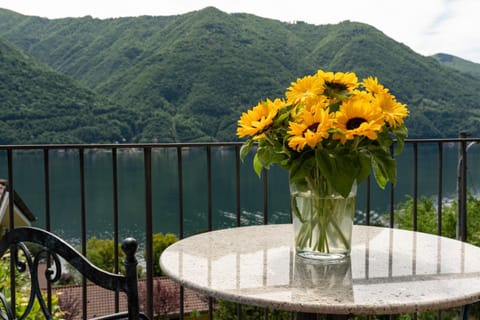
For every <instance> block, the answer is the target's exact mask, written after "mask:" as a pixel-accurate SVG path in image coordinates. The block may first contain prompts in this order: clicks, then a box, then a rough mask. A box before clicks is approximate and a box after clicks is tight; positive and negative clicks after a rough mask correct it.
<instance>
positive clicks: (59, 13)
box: [0, 0, 480, 63]
mask: <svg viewBox="0 0 480 320" xmlns="http://www.w3.org/2000/svg"><path fill="white" fill-rule="evenodd" d="M208 6H213V7H216V8H218V9H220V10H222V11H224V12H228V13H235V12H245V13H251V14H254V15H257V16H260V17H265V18H271V19H275V20H280V21H285V22H294V21H304V22H307V23H311V24H316V25H321V24H331V23H338V22H341V21H345V20H350V21H357V22H363V23H367V24H369V25H372V26H374V27H375V28H377V29H379V30H381V31H382V32H383V33H385V34H386V35H387V36H389V37H390V38H393V39H394V40H396V41H398V42H401V43H404V44H405V45H407V46H409V47H410V48H411V49H413V50H414V51H416V52H417V53H419V54H422V55H426V56H428V55H432V54H435V53H448V54H452V55H455V56H458V57H461V58H463V59H467V60H470V61H473V62H476V63H480V32H479V30H480V0H294V1H284V0H135V1H125V0H0V8H3V9H9V10H13V11H15V12H18V13H21V14H25V15H33V16H40V17H46V18H49V19H56V18H65V17H83V16H87V15H90V16H92V17H94V18H101V19H104V18H116V17H126V16H129V17H130V16H139V15H151V16H169V15H176V14H183V13H186V12H190V11H195V10H200V9H203V8H205V7H208Z"/></svg>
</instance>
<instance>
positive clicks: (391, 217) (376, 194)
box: [0, 135, 480, 319]
mask: <svg viewBox="0 0 480 320" xmlns="http://www.w3.org/2000/svg"><path fill="white" fill-rule="evenodd" d="M479 142H480V138H467V137H466V136H464V135H462V136H461V137H459V138H452V139H424V140H418V139H416V140H413V139H410V140H407V141H406V149H408V150H409V151H408V152H409V155H408V156H405V157H404V158H403V160H402V161H404V163H405V168H406V170H408V171H409V172H408V174H407V173H404V172H402V173H399V176H398V181H397V185H402V186H403V188H405V186H406V188H407V189H408V190H407V191H403V193H404V194H408V195H410V197H411V201H412V203H413V211H412V212H413V214H412V228H413V230H417V229H418V224H417V221H418V219H417V210H418V204H419V201H420V198H421V196H422V195H423V190H421V189H422V188H423V187H422V188H420V187H419V186H420V185H423V182H422V177H421V173H422V172H421V170H422V169H423V168H428V169H429V172H433V173H434V174H433V176H434V178H435V179H434V181H435V183H434V184H433V185H432V183H430V182H429V183H427V184H429V186H428V187H429V188H430V190H433V191H432V193H431V194H430V196H433V197H434V198H435V199H436V212H437V216H436V217H432V218H433V219H436V221H437V224H436V225H437V230H436V233H437V234H439V235H442V232H443V227H442V211H443V208H444V207H445V205H448V204H446V203H445V197H446V196H448V197H450V200H453V201H456V202H457V203H458V223H457V232H456V233H457V238H458V239H460V240H462V241H468V240H469V239H468V236H467V234H468V232H467V231H468V230H467V216H468V215H467V214H468V212H467V189H470V186H469V183H470V182H472V181H471V177H472V174H471V173H470V171H468V170H467V160H468V159H469V154H468V153H467V151H468V150H469V148H470V147H471V146H472V145H474V144H476V143H479ZM240 147H241V144H240V143H182V144H94V145H10V146H0V158H1V159H0V161H3V162H1V163H3V164H4V165H3V168H0V170H2V171H1V173H2V174H3V175H4V176H2V177H0V178H3V179H6V180H8V184H7V190H8V197H9V202H10V203H14V194H15V192H17V194H19V195H20V196H21V197H22V198H23V200H24V201H25V203H26V205H27V206H29V205H30V203H29V201H28V199H29V198H31V199H36V200H35V201H37V202H38V203H40V204H41V208H39V207H38V205H36V208H35V209H33V210H32V212H33V214H34V215H36V217H37V222H34V225H35V226H37V227H40V228H44V229H46V230H49V231H53V232H54V233H56V232H57V231H59V230H60V229H62V228H61V227H62V223H63V222H60V221H56V219H58V217H59V216H61V215H62V214H63V215H64V213H59V212H57V211H58V210H57V209H58V207H57V205H56V204H55V201H56V200H55V197H56V196H57V190H59V189H61V188H64V187H65V186H64V185H59V181H60V182H61V181H62V179H58V178H54V176H55V173H54V171H55V166H56V165H58V161H59V160H58V158H57V157H56V156H55V155H57V154H59V153H61V154H70V155H72V154H73V155H74V157H73V158H71V157H65V158H64V159H68V161H69V163H70V164H69V165H71V166H70V167H71V170H72V171H74V172H75V174H74V175H73V176H74V177H75V179H76V180H72V178H71V177H64V178H63V179H64V181H63V182H66V181H65V180H68V183H72V184H75V185H76V186H77V190H78V205H77V202H75V203H72V204H71V206H72V208H71V209H72V210H71V212H69V213H68V214H71V215H72V216H70V217H67V219H73V220H75V221H78V222H79V226H78V228H79V230H80V231H79V234H80V235H79V237H78V238H75V241H76V243H74V245H76V246H78V247H80V248H81V249H80V251H81V252H82V253H84V254H85V253H86V252H87V241H88V238H89V237H90V236H91V234H92V233H91V230H90V226H91V225H93V224H96V223H97V222H96V221H95V217H94V216H93V215H92V213H91V212H90V210H91V207H90V206H89V205H90V204H89V203H90V200H91V192H90V188H91V184H90V181H89V179H90V178H91V177H92V173H91V172H92V171H91V170H92V168H95V166H96V165H98V166H102V167H100V168H96V169H94V170H100V171H104V170H108V176H109V177H110V179H111V181H108V183H106V185H107V187H108V190H104V191H105V192H104V193H103V194H101V195H98V196H99V197H101V198H104V200H105V198H106V197H107V198H108V199H107V200H105V201H107V202H109V203H110V206H109V208H108V210H107V211H109V212H111V219H110V221H109V222H108V228H109V230H108V232H107V234H108V237H109V239H111V240H113V241H114V243H119V242H120V240H121V238H122V237H124V236H126V234H124V233H125V232H128V231H124V230H123V229H122V223H123V224H125V222H122V219H123V218H122V217H121V216H122V210H124V209H122V206H123V205H124V204H125V200H124V199H123V195H124V192H128V191H120V188H122V186H123V185H125V184H127V185H130V187H131V188H133V189H141V190H142V192H141V193H140V195H141V196H140V198H141V199H136V201H139V202H140V203H141V205H140V206H137V208H136V210H135V212H134V213H131V214H134V215H135V220H136V221H141V223H140V225H141V228H142V230H141V231H140V232H139V233H138V234H139V235H140V236H138V235H137V236H136V237H137V240H138V242H139V243H140V247H141V250H139V251H138V252H139V254H141V255H142V257H140V259H141V260H142V261H143V262H142V265H143V269H144V272H143V279H142V284H141V285H140V291H141V292H140V293H139V295H140V298H141V299H142V300H143V303H142V302H141V305H142V306H143V308H144V311H145V313H146V314H147V315H148V316H149V317H150V318H152V319H153V316H154V315H155V314H156V313H157V312H158V310H157V309H156V307H155V303H157V302H158V299H156V298H155V297H156V296H157V297H158V290H159V289H158V287H157V285H156V282H155V281H156V280H155V277H154V267H155V266H156V265H157V264H158V261H156V258H155V255H154V252H153V234H154V233H157V232H160V231H161V232H164V229H165V228H163V229H162V228H161V227H159V226H161V225H162V224H165V223H166V222H167V221H168V222H169V224H170V225H171V224H172V221H170V220H171V217H170V216H168V215H167V216H166V215H163V214H162V212H161V210H162V209H161V208H162V205H161V204H159V203H158V201H166V202H175V209H176V212H175V215H174V219H175V220H176V221H175V223H174V224H173V225H174V227H173V230H168V231H169V232H173V233H175V234H176V235H177V236H178V238H180V239H181V238H184V237H187V236H189V235H191V234H192V233H195V232H198V231H207V230H214V229H218V228H222V227H235V226H242V225H245V224H248V223H252V224H253V223H263V224H270V223H277V222H279V220H278V219H276V218H272V217H273V216H275V214H276V211H277V208H274V209H272V201H275V200H272V199H274V197H275V196H278V194H276V193H278V190H277V189H276V188H275V187H276V186H274V184H275V183H276V181H277V180H275V179H277V178H272V176H271V173H270V172H267V171H264V172H263V175H262V177H261V178H260V179H257V180H255V181H256V182H255V183H256V184H257V186H255V187H256V188H258V189H256V190H261V192H257V193H258V194H259V196H258V197H256V198H255V199H250V197H248V198H249V199H246V198H247V196H245V195H244V194H245V188H249V187H251V186H250V185H249V186H247V187H245V186H244V185H243V184H242V183H243V182H244V179H245V172H246V171H247V170H251V168H250V167H251V163H250V162H249V161H248V162H246V163H245V164H243V163H242V162H241V160H240V159H239V153H240ZM132 150H135V152H136V155H137V158H136V159H137V160H138V159H141V161H140V162H141V163H140V164H139V163H136V166H140V170H141V172H142V173H143V175H142V176H141V177H138V176H136V178H135V179H133V178H132V179H131V180H129V181H127V182H126V181H125V178H124V177H123V176H122V174H123V170H124V167H123V164H122V162H121V161H122V160H121V159H123V156H124V155H125V154H129V153H131V152H132ZM424 150H426V151H424ZM225 151H226V152H229V153H230V154H232V155H234V156H233V158H226V159H227V160H224V161H227V162H229V163H227V165H228V167H229V169H228V170H227V172H230V173H229V174H227V175H225V174H224V172H223V171H222V172H221V173H220V174H219V173H218V172H216V170H217V169H218V167H219V163H221V160H218V159H216V158H215V159H214V154H216V153H217V152H225ZM162 152H165V153H167V154H168V156H169V157H170V160H172V159H173V161H174V163H175V166H174V168H175V170H174V171H175V172H171V169H169V172H163V173H162V174H161V175H160V177H162V176H167V175H168V177H169V179H165V180H162V179H159V178H158V177H159V175H158V170H161V169H162V168H158V167H157V166H158V165H159V162H158V159H157V157H159V156H160V154H162ZM452 152H453V153H454V156H453V158H454V159H455V161H454V163H453V165H452V163H451V160H446V153H449V155H450V157H449V158H448V159H452V157H451V154H452ZM98 153H101V154H103V155H107V157H106V158H107V159H108V160H107V161H108V165H107V166H106V167H103V165H104V164H105V163H104V162H95V161H93V160H92V159H93V158H92V155H93V154H98ZM165 153H163V154H165ZM191 153H194V154H195V156H196V157H198V159H200V160H198V161H201V162H202V168H204V170H202V172H197V173H198V174H201V175H202V176H204V179H203V180H202V181H203V185H200V186H199V185H198V184H197V185H195V186H194V188H196V189H198V190H199V193H200V194H201V195H202V197H205V199H203V200H202V204H203V205H202V208H201V209H199V210H198V212H196V213H195V215H196V217H197V218H198V216H200V221H203V222H204V224H205V225H203V226H201V227H196V228H197V229H193V230H192V229H188V228H187V229H186V226H187V225H191V224H192V222H191V221H189V220H190V219H191V212H188V210H190V209H191V206H192V204H191V203H190V199H189V195H188V194H186V192H185V190H186V189H188V188H189V183H190V182H191V180H190V177H189V176H187V175H186V174H185V173H186V171H187V170H188V169H189V168H188V165H189V163H191V162H190V161H192V159H191V158H190V155H191ZM24 154H35V157H37V158H35V159H39V161H36V165H35V166H34V168H30V169H31V170H30V169H29V170H28V177H27V178H29V179H32V180H33V179H39V180H38V181H41V182H40V189H39V190H40V192H36V196H35V197H33V196H27V195H25V194H23V193H22V190H21V187H22V185H23V184H25V176H24V174H25V172H23V171H24V167H23V165H20V164H19V155H24ZM424 154H428V155H429V157H427V158H424V157H423V155H424ZM53 158H54V159H53ZM72 159H73V160H72ZM231 159H233V161H232V160H231ZM422 159H423V160H424V161H425V159H427V160H426V161H427V163H425V162H423V163H422ZM432 159H433V160H434V161H433V162H432ZM219 161H220V162H219ZM447 164H448V166H447ZM475 165H476V163H475ZM105 168H107V169H105ZM252 171H253V170H252ZM95 172H96V171H95ZM172 175H173V176H174V179H173V180H172V179H171V177H172ZM430 175H431V174H430ZM447 175H448V176H450V177H452V176H454V177H455V179H454V180H455V185H454V186H451V185H450V188H453V189H454V190H455V197H454V198H453V199H452V198H451V196H452V195H451V193H449V194H448V195H446V192H445V182H446V176H447ZM272 179H274V180H273V182H272ZM219 180H223V181H228V182H229V184H230V185H231V186H232V188H231V189H230V190H228V191H227V192H230V193H231V194H230V196H229V197H228V199H229V200H228V201H230V202H232V203H231V207H230V208H233V209H232V210H231V209H225V210H224V211H223V212H224V213H228V214H229V215H230V216H231V217H230V218H231V219H230V220H229V222H228V223H226V224H225V223H223V224H221V223H216V219H217V217H218V214H219V213H218V211H219V210H217V208H216V202H215V199H218V197H219V196H218V195H216V192H217V191H218V187H216V185H215V184H216V183H217V182H218V181H219ZM370 180H372V181H370ZM38 181H37V182H36V183H37V184H38V183H39V182H38ZM449 181H450V182H447V183H448V184H452V183H451V181H452V180H451V179H450V180H449ZM165 183H169V184H171V186H170V189H174V190H173V191H174V193H175V195H176V196H175V197H174V198H169V199H164V200H159V198H162V195H161V194H160V192H161V191H159V190H160V188H159V187H158V186H159V185H162V184H165ZM273 188H275V189H273ZM361 188H362V191H361V192H359V198H360V197H361V198H362V199H359V200H361V205H359V206H357V210H358V211H359V214H360V215H361V217H360V218H358V219H357V223H362V224H367V225H369V224H372V223H379V221H380V220H378V219H377V218H378V216H379V215H383V214H386V215H383V217H388V218H386V219H383V220H382V219H381V221H383V222H384V223H385V224H386V225H387V226H389V227H392V228H394V227H397V223H396V221H395V206H396V203H397V202H398V201H404V200H405V199H404V198H403V197H402V199H397V198H398V195H397V194H396V193H395V191H396V187H394V186H392V185H389V186H387V188H386V189H385V190H383V191H378V190H376V189H375V188H376V186H374V185H373V179H368V180H367V181H365V182H364V183H363V184H362V186H361ZM14 191H15V192H14ZM283 191H284V192H285V194H282V195H280V197H283V198H288V190H286V189H283ZM136 197H137V198H138V194H136ZM380 198H381V199H380ZM38 199H40V200H38ZM162 199H163V198H162ZM247 200H248V204H247ZM379 200H381V201H383V202H386V203H387V205H386V206H385V205H382V206H383V207H385V208H386V210H385V211H382V212H379V210H378V209H377V208H378V206H377V205H376V202H377V201H379ZM253 202H254V203H253ZM252 203H253V204H252ZM76 206H78V208H77V207H76ZM252 206H253V207H254V208H259V209H258V210H257V209H251V208H252ZM187 207H188V208H187ZM246 207H248V208H246ZM30 209H32V208H30ZM251 211H253V216H255V217H256V220H255V219H253V220H252V219H250V218H251V216H252V214H251ZM8 214H9V217H10V219H9V220H8V221H9V224H10V225H9V226H8V227H9V228H13V227H14V225H13V223H14V221H15V219H13V217H14V214H15V213H14V206H10V207H9V212H8ZM220 214H222V212H220ZM245 214H248V215H249V217H250V218H249V219H250V220H249V219H247V220H246V219H245V217H244V216H245ZM77 215H78V216H77ZM282 219H283V222H285V219H286V218H285V217H283V218H282ZM280 220H281V219H280ZM287 220H288V218H287ZM164 222H165V223H164ZM203 222H202V223H203ZM280 222H282V221H280ZM127 224H128V222H127ZM142 253H144V254H142ZM118 256H119V252H118V250H117V248H116V247H115V261H114V269H113V270H114V272H118V271H119V264H120V263H119V258H118ZM45 290H46V291H47V292H51V291H52V290H57V289H55V288H51V287H50V286H47V287H46V288H45ZM60 290H61V289H60ZM94 290H95V289H92V288H91V286H89V285H87V283H86V282H85V281H84V282H83V284H82V285H81V290H80V293H76V297H77V298H76V299H79V300H78V303H79V305H80V306H79V309H80V310H79V311H80V312H79V315H78V318H83V319H86V318H87V316H91V314H88V313H87V309H88V307H89V304H91V301H89V300H91V299H92V298H91V294H92V292H93V291H94ZM172 290H173V292H174V293H175V297H174V298H173V300H172V299H170V300H169V301H172V304H174V308H168V306H167V307H165V308H164V309H169V314H171V315H174V316H175V317H177V318H179V319H184V318H186V317H187V316H188V314H189V313H190V312H191V311H192V310H198V309H201V308H203V307H205V308H206V310H205V311H206V313H205V314H204V316H205V318H208V319H213V312H214V308H215V301H214V300H213V299H210V298H206V297H205V298H202V297H200V298H199V297H196V296H195V294H193V293H192V292H190V291H189V290H185V289H183V288H179V289H178V290H176V289H172ZM89 292H90V293H89ZM164 294H165V293H164ZM109 299H110V300H109V301H108V302H107V301H104V302H102V303H103V304H105V305H110V306H112V308H113V309H115V311H117V310H118V309H121V308H122V307H124V305H123V304H122V300H121V298H119V297H118V295H113V296H112V297H110V298H109ZM191 299H197V300H198V301H200V304H199V305H195V306H194V307H192V306H191V305H189V304H190V303H191V302H192V300H191ZM102 301H103V300H102ZM177 302H178V305H177ZM197 308H198V309H197ZM98 312H101V311H98ZM96 314H97V315H99V314H98V313H96ZM237 316H238V319H241V317H242V306H238V307H237ZM267 316H268V312H267V311H266V312H265V318H266V317H267ZM292 318H293V314H292Z"/></svg>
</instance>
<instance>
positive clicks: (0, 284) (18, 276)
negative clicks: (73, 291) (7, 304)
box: [0, 255, 64, 320]
mask: <svg viewBox="0 0 480 320" xmlns="http://www.w3.org/2000/svg"><path fill="white" fill-rule="evenodd" d="M10 280H11V279H10V256H9V255H5V256H3V257H2V258H1V259H0V292H1V293H2V294H4V295H5V298H6V299H7V301H9V300H10ZM15 288H16V293H17V294H16V300H15V303H16V318H18V319H19V318H20V316H21V315H22V314H23V313H24V312H25V311H26V309H27V306H28V302H29V298H30V290H31V286H30V279H29V277H28V276H27V274H26V273H20V272H19V271H16V272H15ZM44 299H46V295H45V296H44ZM52 316H53V318H52V319H53V320H59V319H64V313H63V312H62V310H61V309H60V306H59V303H58V296H57V295H54V294H52ZM44 317H45V316H44V315H43V312H42V309H41V307H40V303H39V302H38V300H35V302H34V303H33V306H32V309H31V311H30V313H29V314H28V316H27V317H26V318H25V319H26V320H34V319H43V318H44Z"/></svg>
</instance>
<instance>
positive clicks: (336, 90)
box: [317, 70, 358, 97]
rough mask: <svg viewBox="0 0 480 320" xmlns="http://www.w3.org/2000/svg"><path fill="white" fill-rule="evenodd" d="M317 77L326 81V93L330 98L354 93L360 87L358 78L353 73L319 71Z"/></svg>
mask: <svg viewBox="0 0 480 320" xmlns="http://www.w3.org/2000/svg"><path fill="white" fill-rule="evenodd" d="M317 77H319V78H321V79H323V81H325V93H326V94H328V95H329V96H332V97H333V96H335V95H344V94H346V93H352V92H353V90H355V89H356V88H357V87H358V78H357V76H356V74H355V73H353V72H335V73H333V72H325V71H323V70H318V72H317Z"/></svg>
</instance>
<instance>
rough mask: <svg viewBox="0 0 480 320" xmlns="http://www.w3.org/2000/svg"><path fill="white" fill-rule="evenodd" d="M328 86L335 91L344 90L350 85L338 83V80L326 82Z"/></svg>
mask: <svg viewBox="0 0 480 320" xmlns="http://www.w3.org/2000/svg"><path fill="white" fill-rule="evenodd" d="M325 84H326V85H327V87H329V88H330V89H331V90H332V91H335V92H342V91H345V90H347V89H348V87H347V86H346V85H345V84H344V83H337V82H328V81H327V82H325Z"/></svg>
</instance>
